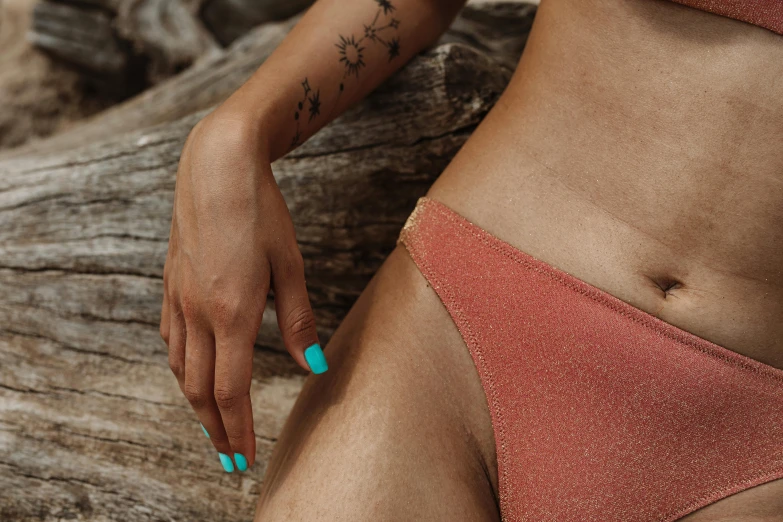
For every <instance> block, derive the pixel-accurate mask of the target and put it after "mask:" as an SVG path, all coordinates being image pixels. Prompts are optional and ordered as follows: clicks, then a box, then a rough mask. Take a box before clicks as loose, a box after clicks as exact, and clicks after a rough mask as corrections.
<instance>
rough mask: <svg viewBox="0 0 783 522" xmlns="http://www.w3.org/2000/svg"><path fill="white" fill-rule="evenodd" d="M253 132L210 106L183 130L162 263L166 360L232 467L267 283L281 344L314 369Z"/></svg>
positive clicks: (242, 432)
mask: <svg viewBox="0 0 783 522" xmlns="http://www.w3.org/2000/svg"><path fill="white" fill-rule="evenodd" d="M261 136H262V133H261V132H260V131H259V129H258V128H257V126H255V125H253V124H249V123H247V122H245V121H243V120H242V119H241V118H233V117H231V116H226V115H222V114H220V109H217V110H216V111H215V112H213V113H212V114H210V115H209V116H207V117H206V118H204V119H203V120H202V121H201V122H199V123H198V124H197V125H196V126H195V127H194V128H193V130H192V131H191V133H190V135H189V136H188V139H187V141H186V142H185V146H184V148H183V151H182V156H181V157H180V162H179V169H178V171H177V183H176V189H175V192H174V212H173V217H172V220H171V234H170V240H169V251H168V255H167V257H166V265H165V268H164V271H163V285H164V297H163V309H162V312H161V321H160V334H161V337H163V340H164V341H165V342H166V344H167V345H168V347H169V365H170V366H171V370H172V371H173V372H174V375H176V377H177V381H178V382H179V386H180V389H181V390H182V392H183V393H184V394H185V396H186V397H187V398H188V400H189V401H190V404H191V405H192V406H193V409H194V410H195V411H196V415H197V416H198V418H199V420H200V421H201V423H202V426H203V427H204V429H205V432H207V436H208V437H210V439H211V441H212V443H213V444H214V446H215V448H216V449H217V450H218V452H219V453H220V460H221V463H222V464H223V467H224V469H225V470H226V471H229V472H230V471H233V468H234V466H233V463H232V457H233V460H234V463H235V464H236V467H237V468H238V469H239V470H240V471H244V470H245V469H247V467H248V466H250V465H252V464H253V462H254V460H255V453H256V451H255V434H254V430H253V411H252V407H251V404H250V382H251V376H252V365H253V344H254V342H255V339H256V336H257V334H258V329H259V327H260V325H261V318H262V316H263V313H264V307H265V305H266V300H267V293H268V291H269V288H270V283H271V285H272V287H273V288H274V291H275V309H276V311H277V320H278V324H279V326H280V330H281V333H282V337H283V341H284V343H285V346H286V348H287V349H288V352H289V353H290V354H291V355H292V356H293V358H294V359H295V360H296V362H297V363H298V364H299V365H301V366H302V367H303V368H305V369H308V370H309V369H311V368H310V365H309V364H308V360H309V361H310V363H311V364H312V366H313V368H312V370H313V371H314V372H316V373H321V372H323V371H326V360H325V359H324V358H323V352H321V349H320V346H319V345H318V344H317V343H318V336H317V333H316V329H315V318H314V316H313V311H312V308H311V306H310V301H309V298H308V296H307V288H306V286H305V279H304V265H303V262H302V255H301V253H300V252H299V248H298V246H297V243H296V236H295V233H294V225H293V222H292V221H291V216H290V214H289V212H288V208H287V207H286V204H285V201H284V199H283V196H282V194H281V193H280V189H279V188H278V187H277V184H276V182H275V179H274V177H273V175H272V169H271V166H270V162H269V160H268V157H269V156H268V153H267V151H266V149H265V146H264V142H263V139H262V138H261ZM313 345H315V348H313ZM305 349H307V360H306V357H305Z"/></svg>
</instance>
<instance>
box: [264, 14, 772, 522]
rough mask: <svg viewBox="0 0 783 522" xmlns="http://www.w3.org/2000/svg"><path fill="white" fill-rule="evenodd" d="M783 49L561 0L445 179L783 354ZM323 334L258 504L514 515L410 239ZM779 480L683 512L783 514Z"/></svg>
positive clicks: (683, 19)
mask: <svg viewBox="0 0 783 522" xmlns="http://www.w3.org/2000/svg"><path fill="white" fill-rule="evenodd" d="M781 63H783V39H781V37H780V36H778V35H775V34H773V33H771V32H769V31H766V30H764V29H761V28H758V27H754V26H751V25H749V24H745V23H742V22H738V21H734V20H730V19H726V18H721V17H718V16H714V15H710V14H707V13H703V12H700V11H696V10H693V9H689V8H685V7H682V6H679V5H676V4H674V3H671V2H665V1H659V0H643V1H642V0H640V1H620V0H604V1H598V0H544V2H542V5H541V7H540V9H539V12H538V14H537V17H536V22H535V25H534V28H533V32H532V34H531V37H530V39H529V42H528V45H527V47H526V50H525V54H524V56H523V58H522V60H521V62H520V64H519V67H518V69H517V71H516V73H515V76H514V78H513V79H512V82H511V84H510V85H509V87H508V89H507V91H506V92H505V94H504V95H503V97H502V98H501V100H500V101H499V102H498V104H497V106H496V108H495V109H494V110H493V111H492V112H491V113H490V115H489V116H488V117H487V118H486V119H485V121H484V122H483V123H482V124H481V126H480V127H479V128H478V129H477V130H476V132H475V133H474V134H473V136H472V137H471V139H470V140H469V142H468V143H467V144H466V145H465V147H464V148H463V149H462V151H461V152H460V153H459V154H458V156H457V157H456V158H455V160H454V161H453V162H452V164H451V165H450V166H449V168H448V169H447V170H446V171H445V172H444V173H443V174H442V176H441V177H440V179H439V180H438V182H437V183H436V184H435V185H434V186H433V187H432V189H431V191H430V193H429V196H430V197H432V198H434V199H437V200H440V201H442V202H443V203H445V204H447V205H448V206H450V207H451V208H453V209H455V210H456V211H457V212H459V213H460V214H462V215H464V216H465V217H467V218H468V219H470V220H471V221H473V222H475V223H476V224H478V225H479V226H481V227H483V228H485V229H487V230H489V231H490V232H492V233H494V234H495V235H497V236H499V237H500V238H501V239H503V240H505V241H507V242H509V243H511V244H512V245H514V246H516V247H518V248H520V249H522V250H523V251H525V252H527V253H529V254H531V255H533V256H535V257H538V258H539V259H541V260H543V261H546V262H547V263H549V264H551V265H553V266H556V267H558V268H560V269H563V270H565V271H567V272H569V273H571V274H573V275H575V276H576V277H578V278H580V279H582V280H584V281H586V282H588V283H590V284H593V285H595V286H597V287H599V288H602V289H603V290H606V291H607V292H609V293H611V294H613V295H615V296H617V297H619V298H621V299H623V300H625V301H627V302H629V303H631V304H633V305H634V306H636V307H638V308H640V309H642V310H645V311H647V312H649V313H651V314H654V315H657V316H658V317H660V318H661V319H663V320H665V321H667V322H669V323H671V324H674V325H676V326H678V327H680V328H683V329H685V330H688V331H690V332H692V333H695V334H697V335H699V336H701V337H704V338H706V339H708V340H711V341H713V342H715V343H717V344H720V345H722V346H725V347H727V348H729V349H731V350H735V351H737V352H739V353H742V354H745V355H747V356H750V357H753V358H755V359H758V360H760V361H762V362H764V363H766V364H770V365H772V366H775V367H778V368H783V321H781V320H780V318H781V316H783V277H782V274H781V270H783V228H781V226H780V223H781V222H783V132H782V131H783V82H781V81H780V80H779V78H780V64H781ZM278 148H279V147H278ZM272 156H273V155H272ZM325 351H326V354H327V356H328V358H329V361H330V365H331V369H330V371H329V372H327V373H326V374H324V375H321V376H317V377H310V378H309V379H308V380H307V382H306V385H305V388H304V390H303V392H302V394H301V396H300V398H299V400H298V401H297V404H296V406H295V408H294V410H293V412H292V414H291V417H290V418H289V420H288V422H287V424H286V427H285V429H284V431H283V433H282V434H281V436H280V439H279V442H278V445H277V446H276V449H275V454H274V455H273V458H272V461H271V462H270V465H269V469H268V472H267V476H266V479H265V482H264V487H263V490H262V494H261V498H260V500H259V504H258V509H257V513H256V520H258V521H262V520H263V521H265V522H268V521H277V520H308V521H309V520H366V519H371V520H389V521H392V520H435V521H439V520H443V521H447V520H448V521H461V520H465V521H474V520H499V519H500V517H499V513H498V508H497V502H496V498H497V463H496V461H495V448H494V440H493V435H492V427H491V423H490V420H489V419H490V417H489V413H488V410H487V406H486V400H485V398H484V394H483V391H482V389H481V386H480V383H479V380H478V376H477V374H476V372H475V369H474V367H473V365H472V362H471V360H470V356H469V354H468V352H467V349H466V347H465V345H464V343H463V342H462V340H461V338H460V336H459V334H458V332H457V330H456V328H455V326H454V324H453V323H452V322H451V320H450V318H449V316H448V314H447V312H446V311H445V309H444V308H443V306H442V305H441V303H440V302H439V300H438V298H437V296H436V295H435V293H434V291H433V290H432V289H431V288H429V287H428V285H427V283H426V281H425V280H424V278H423V277H422V276H421V274H420V273H419V272H418V270H417V269H416V267H415V265H414V264H413V262H412V261H411V260H410V258H409V257H408V255H407V253H406V252H405V251H404V249H402V248H398V249H397V250H396V251H395V252H394V253H393V254H392V255H391V256H390V258H389V259H388V260H387V262H386V263H385V264H384V267H383V268H382V269H381V271H380V272H379V274H378V275H377V276H376V278H375V279H374V280H373V282H372V284H371V285H370V286H369V287H368V288H367V290H366V291H365V292H364V294H363V295H362V297H361V298H360V300H359V301H358V302H357V303H356V305H355V306H354V308H353V310H352V311H351V313H350V314H349V316H348V318H346V320H345V322H344V323H343V325H342V326H341V327H340V329H339V330H338V332H337V334H336V335H335V337H334V338H333V339H332V341H331V342H330V344H329V346H328V347H327V348H326V350H325ZM782 499H783V481H776V482H772V483H769V484H765V485H763V486H759V487H756V488H752V489H750V490H746V491H743V492H741V493H738V494H736V495H733V496H731V497H729V498H726V499H723V500H721V501H719V502H716V503H714V504H712V505H711V506H708V507H706V508H703V509H701V510H699V511H697V512H695V513H693V514H691V515H689V516H687V517H685V518H684V519H683V520H688V521H690V522H694V521H695V522H719V521H728V520H732V521H745V522H750V521H754V522H772V521H777V520H780V519H781V518H783V500H782Z"/></svg>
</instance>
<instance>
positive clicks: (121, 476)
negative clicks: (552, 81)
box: [0, 25, 510, 522]
mask: <svg viewBox="0 0 783 522" xmlns="http://www.w3.org/2000/svg"><path fill="white" fill-rule="evenodd" d="M274 27H275V28H276V29H273V31H278V32H274V33H267V36H266V38H268V40H267V42H268V41H273V40H274V39H275V38H279V37H281V34H284V32H285V30H286V27H285V26H282V25H279V26H274ZM259 34H260V33H259ZM256 36H257V35H256ZM256 43H257V40H256ZM253 45H254V43H253V41H252V40H250V39H246V40H244V41H242V40H240V41H238V42H236V44H235V46H234V47H232V49H231V50H230V51H229V53H228V54H227V55H225V56H223V57H222V58H221V59H220V60H218V61H217V62H213V63H212V66H210V67H203V68H199V66H196V67H193V68H192V70H189V71H187V72H186V73H184V74H182V75H181V76H180V77H178V78H176V79H175V80H172V82H170V88H171V89H173V90H175V91H176V92H177V93H178V95H177V96H172V98H171V99H169V100H168V101H165V100H167V99H166V98H165V96H164V95H165V93H164V92H158V93H157V94H158V96H159V97H158V102H159V103H160V100H161V99H162V100H164V101H163V106H166V104H169V107H170V110H169V112H168V115H169V116H171V115H176V116H177V119H175V120H174V121H169V122H165V123H160V122H159V123H160V124H159V125H156V126H149V122H146V124H145V122H144V121H143V118H140V119H139V120H134V119H133V118H132V117H133V115H134V114H135V113H136V112H137V111H138V112H141V113H142V114H146V115H147V116H148V117H149V115H150V114H153V112H154V110H153V109H154V107H155V101H156V100H155V99H154V98H147V97H145V96H142V97H140V98H139V99H137V100H134V101H132V102H130V103H128V104H126V105H124V106H122V107H118V108H117V109H116V110H115V111H114V112H113V113H109V114H107V115H104V116H101V117H99V118H97V119H96V120H95V121H94V122H93V123H91V124H88V125H86V126H84V127H82V128H80V129H78V128H77V129H74V134H75V135H76V136H77V139H74V140H73V141H70V142H69V141H68V139H64V138H66V137H67V135H65V136H64V137H63V138H55V139H54V140H53V141H54V142H55V145H54V146H51V145H50V146H48V147H47V146H43V147H40V148H39V149H38V150H37V151H35V150H34V151H32V152H30V151H29V149H28V153H27V154H21V153H19V152H18V151H17V152H16V153H14V154H6V155H4V156H3V157H2V158H0V173H2V175H0V520H14V521H20V522H26V521H55V520H56V521H59V520H63V519H75V520H94V521H104V520H123V521H128V522H136V521H139V522H141V521H145V522H146V521H157V520H169V521H180V520H181V521H191V520H216V521H218V520H232V521H235V520H251V519H252V514H253V509H254V505H255V501H256V498H257V496H258V493H259V490H260V485H261V478H262V476H263V473H264V470H265V467H266V463H267V461H268V459H269V456H270V455H271V451H272V448H273V445H274V442H275V439H276V437H277V435H278V433H279V431H280V429H281V428H282V425H283V422H284V420H285V418H286V417H287V415H288V412H289V411H290V408H291V406H292V404H293V401H294V400H295V398H296V395H297V394H298V391H299V389H300V387H301V384H302V382H303V379H304V375H305V374H304V372H303V371H302V370H301V369H299V368H297V367H296V366H295V364H294V363H293V362H292V360H291V358H290V357H289V356H288V355H287V354H286V353H283V352H281V351H280V350H281V345H280V339H279V335H278V333H277V328H276V325H275V316H274V307H273V303H272V302H270V303H269V305H268V310H267V313H266V314H265V317H264V324H263V325H262V327H261V330H260V332H259V336H258V349H257V350H256V353H255V361H254V374H253V387H252V399H253V404H254V421H255V431H256V434H257V444H258V458H257V464H256V465H255V466H254V467H253V469H251V470H250V471H249V472H248V473H245V474H241V475H240V474H231V475H227V474H225V473H223V472H222V469H221V467H220V464H219V462H218V459H217V456H216V455H215V451H214V449H213V448H212V447H211V445H210V444H209V442H208V441H207V440H206V439H205V438H204V437H203V435H202V434H201V430H200V428H199V426H198V422H197V419H196V418H195V416H194V414H193V413H192V411H191V409H190V407H189V405H188V404H187V402H186V400H185V399H184V397H182V394H181V393H180V391H179V389H178V387H177V384H176V381H175V379H174V378H173V376H171V374H170V371H169V370H168V365H167V354H166V348H165V345H164V344H163V342H162V341H161V340H160V337H159V334H158V321H159V311H160V303H161V299H162V296H161V291H162V281H161V273H162V268H163V263H164V259H165V252H166V248H167V240H168V232H169V223H170V218H171V204H172V198H173V188H174V181H175V174H176V166H177V161H178V157H179V153H180V150H181V148H182V145H183V143H184V140H185V137H186V136H187V133H188V132H189V130H190V129H191V128H192V126H193V125H194V124H195V123H196V122H197V121H198V120H199V119H200V118H201V117H202V116H203V114H205V111H206V110H209V109H208V107H209V105H211V104H213V103H215V102H217V101H220V99H221V97H224V96H226V95H227V94H228V92H230V91H231V90H233V87H234V86H235V85H233V86H232V85H230V84H231V81H234V82H235V81H238V79H239V78H240V77H242V75H243V74H250V72H252V70H253V69H255V66H256V65H257V63H254V62H253V60H258V58H257V57H253V56H254V52H253V51H252V50H249V49H251V48H252V47H253ZM485 45H487V46H488V48H491V47H490V46H489V45H488V44H485ZM242 46H245V47H244V49H245V50H243V47H242ZM259 47H263V46H260V45H259ZM256 49H257V48H256ZM221 67H225V68H224V69H221ZM226 75H234V76H233V78H234V79H233V80H231V81H226V83H220V82H221V81H222V79H223V78H224V77H225V76H226ZM509 77H510V70H509V69H508V68H507V67H505V66H503V65H501V64H500V63H499V62H498V61H496V60H494V59H492V58H490V57H489V56H487V55H486V54H484V53H482V52H479V51H476V50H474V49H472V48H469V47H466V46H463V45H460V44H446V45H441V46H439V47H437V48H435V49H433V50H431V51H428V52H427V53H425V54H423V55H421V56H419V57H417V58H415V59H414V60H413V61H412V62H411V63H410V64H408V65H407V66H406V67H405V68H404V69H403V70H401V71H400V72H399V73H397V74H396V75H395V76H394V77H393V78H391V79H390V80H389V81H388V82H386V83H385V84H384V85H383V86H382V87H381V88H379V89H378V90H377V91H376V92H374V93H373V94H372V95H371V96H370V97H369V98H368V99H367V100H366V101H364V102H363V103H361V104H359V105H358V106H357V107H355V108H354V109H352V110H350V111H348V112H347V113H346V114H345V115H343V116H342V117H341V118H339V119H337V120H336V121H335V122H333V123H332V124H331V125H328V126H327V127H325V128H324V129H323V130H322V131H321V132H319V133H318V134H316V135H315V136H314V137H313V138H311V139H310V140H309V141H308V142H307V143H305V144H304V145H303V146H301V147H300V148H299V149H297V150H295V151H293V152H292V153H290V154H288V155H287V156H286V157H284V158H282V159H281V160H279V161H277V162H275V164H274V165H273V171H274V174H275V177H276V179H277V181H278V183H279V185H280V187H281V190H282V191H283V194H284V196H285V198H286V201H287V203H288V205H289V207H290V210H291V214H292V216H293V219H294V222H295V225H296V229H297V237H298V239H299V241H300V248H301V249H302V253H303V255H304V259H305V264H306V271H307V276H308V277H307V281H308V286H309V290H310V293H311V298H312V300H313V304H314V307H315V313H316V316H317V319H318V326H319V330H320V332H321V334H322V336H323V340H324V341H325V340H327V339H328V337H329V336H330V335H331V333H332V331H333V330H334V328H335V327H336V326H337V324H338V323H339V321H340V319H341V318H342V317H343V315H344V314H345V313H346V311H347V309H348V308H349V307H350V305H351V304H352V302H353V301H354V299H355V298H356V297H357V296H358V294H359V292H361V290H362V289H363V287H364V286H365V284H366V283H367V281H368V280H369V278H370V277H371V276H372V274H373V273H374V272H375V271H376V269H377V268H378V266H379V265H380V263H381V262H382V260H383V259H384V258H385V256H386V255H387V254H388V252H389V251H390V250H391V249H393V248H394V245H395V241H396V237H397V234H398V231H399V229H400V227H401V226H402V224H403V222H404V220H405V219H406V217H407V215H408V214H409V212H410V211H411V210H412V208H413V206H414V205H415V202H416V200H417V198H418V197H420V196H421V195H423V194H424V193H425V192H426V190H427V189H428V187H429V186H430V185H431V183H432V182H433V181H434V180H435V178H436V177H437V176H438V174H439V173H440V172H441V171H442V169H443V168H444V167H445V166H446V165H447V163H448V162H449V161H450V159H451V157H452V156H453V155H454V154H455V153H456V151H457V150H458V149H459V147H460V146H461V145H462V144H463V143H464V141H465V140H466V139H467V137H468V136H469V135H470V133H471V132H472V130H473V129H474V128H475V126H476V125H477V124H478V123H479V122H480V121H481V119H482V118H483V117H484V115H485V114H486V113H487V111H488V110H489V109H490V108H491V107H492V105H493V104H494V103H495V101H496V99H497V98H498V96H499V95H500V93H501V92H502V90H503V89H504V87H505V85H506V83H507V82H508V80H509ZM215 83H217V84H218V85H219V87H216V88H215V89H214V90H213V91H212V92H211V93H210V94H205V95H204V96H203V97H202V98H200V99H199V100H198V101H196V102H193V100H189V101H188V103H184V102H183V103H180V102H178V99H181V97H182V93H184V92H192V93H196V92H204V91H205V90H206V91H209V88H208V87H207V86H208V85H215ZM402 100H404V103H401V101H402ZM158 106H159V107H161V105H158ZM197 108H202V109H205V110H202V111H200V112H195V113H192V112H193V111H194V110H196V109H197ZM144 111H149V112H144ZM191 113H192V114H191ZM165 117H166V116H162V118H164V121H165ZM171 117H173V116H171ZM124 118H127V119H126V120H125V121H126V122H129V123H128V125H129V127H130V128H131V129H133V130H128V129H127V128H126V129H123V128H122V125H121V123H122V121H123V119H124ZM102 126H103V129H104V132H103V134H102V135H101V133H100V132H99V130H100V128H101V127H102ZM134 127H135V128H134ZM80 133H81V137H79V136H80ZM90 133H93V134H90ZM85 136H92V137H91V138H89V139H87V138H85ZM57 140H60V141H59V142H58V141H57ZM44 145H45V144H44Z"/></svg>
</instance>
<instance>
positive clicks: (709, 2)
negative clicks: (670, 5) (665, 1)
mask: <svg viewBox="0 0 783 522" xmlns="http://www.w3.org/2000/svg"><path fill="white" fill-rule="evenodd" d="M672 1H674V2H677V3H678V4H683V5H687V6H690V7H693V8H696V9H700V10H702V11H707V12H710V13H715V14H718V15H721V16H726V17H729V18H734V19H736V20H742V21H743V22H748V23H750V24H753V25H758V26H759V27H764V28H765V29H769V30H770V31H774V32H776V33H778V34H781V35H783V0H672Z"/></svg>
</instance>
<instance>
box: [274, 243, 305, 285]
mask: <svg viewBox="0 0 783 522" xmlns="http://www.w3.org/2000/svg"><path fill="white" fill-rule="evenodd" d="M279 270H280V271H281V274H280V275H282V276H283V278H286V279H288V278H291V277H301V276H304V258H302V253H301V252H300V251H299V248H298V247H297V246H296V245H295V246H294V247H293V248H290V249H288V251H287V252H286V253H285V254H283V256H282V260H281V261H280V268H279Z"/></svg>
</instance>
